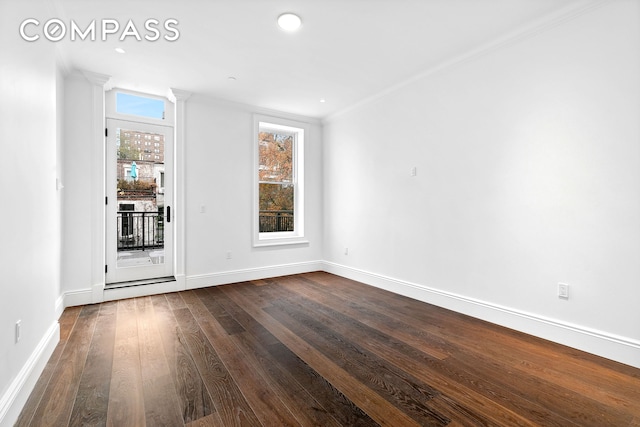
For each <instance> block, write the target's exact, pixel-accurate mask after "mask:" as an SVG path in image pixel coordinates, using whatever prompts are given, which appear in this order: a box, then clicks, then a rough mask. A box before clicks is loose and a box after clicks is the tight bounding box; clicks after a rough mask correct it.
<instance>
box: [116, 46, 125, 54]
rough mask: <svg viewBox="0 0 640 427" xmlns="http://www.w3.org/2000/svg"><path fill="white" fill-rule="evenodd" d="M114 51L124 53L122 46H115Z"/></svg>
mask: <svg viewBox="0 0 640 427" xmlns="http://www.w3.org/2000/svg"><path fill="white" fill-rule="evenodd" d="M116 52H118V53H124V49H123V48H121V47H117V48H116Z"/></svg>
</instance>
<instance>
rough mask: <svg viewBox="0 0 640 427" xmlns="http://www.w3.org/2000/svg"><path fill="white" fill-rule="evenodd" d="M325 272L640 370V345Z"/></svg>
mask: <svg viewBox="0 0 640 427" xmlns="http://www.w3.org/2000/svg"><path fill="white" fill-rule="evenodd" d="M323 264H324V268H323V270H324V271H326V272H328V273H332V274H336V275H338V276H342V277H346V278H348V279H352V280H357V281H359V282H362V283H365V284H367V285H371V286H375V287H377V288H381V289H385V290H388V291H391V292H394V293H397V294H400V295H404V296H407V297H410V298H413V299H416V300H419V301H423V302H426V303H429V304H433V305H437V306H439V307H443V308H446V309H449V310H452V311H456V312H458V313H462V314H466V315H469V316H472V317H475V318H478V319H482V320H486V321H488V322H491V323H495V324H498V325H501V326H505V327H507V328H510V329H515V330H517V331H520V332H524V333H527V334H530V335H534V336H537V337H540V338H543V339H547V340H549V341H553V342H556V343H559V344H563V345H566V346H569V347H573V348H576V349H579V350H582V351H586V352H588V353H592V354H595V355H598V356H602V357H605V358H607V359H611V360H615V361H617V362H621V363H624V364H627V365H630V366H633V367H636V368H640V342H639V341H637V340H634V339H632V338H627V337H621V336H616V335H613V334H610V333H607V332H603V331H598V330H594V329H591V328H587V327H584V326H580V325H574V324H570V323H566V322H563V321H560V320H556V319H550V318H547V317H545V316H540V315H537V314H535V313H527V312H524V311H521V310H517V309H513V308H509V307H503V306H500V305H497V304H492V303H489V302H486V301H481V300H477V299H474V298H469V297H465V296H462V295H457V294H453V293H449V292H445V291H441V290H438V289H434V288H429V287H427V286H423V285H419V284H416V283H411V282H406V281H402V280H397V279H394V278H391V277H387V276H383V275H380V274H375V273H371V272H368V271H364V270H360V269H356V268H352V267H347V266H345V265H341V264H336V263H333V262H328V261H325V262H324V263H323Z"/></svg>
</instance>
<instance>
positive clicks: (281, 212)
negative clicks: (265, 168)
mask: <svg viewBox="0 0 640 427" xmlns="http://www.w3.org/2000/svg"><path fill="white" fill-rule="evenodd" d="M293 190H294V187H293V185H292V184H268V183H261V184H260V188H259V191H260V212H259V214H260V215H259V221H260V232H261V233H269V232H278V231H294V226H293V218H294V216H293V214H294V212H293V206H294V197H293V194H294V191H293Z"/></svg>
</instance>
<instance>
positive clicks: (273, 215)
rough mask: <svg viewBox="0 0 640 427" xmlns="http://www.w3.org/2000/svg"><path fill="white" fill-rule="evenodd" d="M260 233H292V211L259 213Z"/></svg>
mask: <svg viewBox="0 0 640 427" xmlns="http://www.w3.org/2000/svg"><path fill="white" fill-rule="evenodd" d="M259 224H260V232H261V233H268V232H275V231H294V229H293V211H260V219H259Z"/></svg>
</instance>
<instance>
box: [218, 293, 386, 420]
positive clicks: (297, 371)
mask: <svg viewBox="0 0 640 427" xmlns="http://www.w3.org/2000/svg"><path fill="white" fill-rule="evenodd" d="M209 294H210V295H211V296H212V297H213V298H214V300H215V302H216V303H217V304H218V305H219V307H220V310H216V311H217V312H218V313H220V315H224V314H226V313H228V314H229V315H231V316H232V317H233V318H234V320H236V321H237V322H238V323H239V324H241V325H242V326H243V328H244V330H246V331H247V333H246V334H242V336H241V337H240V338H242V339H243V341H244V342H243V344H244V346H245V349H246V351H247V352H248V351H250V350H253V351H255V352H257V353H258V356H259V359H260V360H261V361H264V363H265V364H266V365H267V366H268V367H269V368H270V367H271V366H277V367H278V369H277V370H275V371H274V372H272V375H273V376H274V377H275V378H276V380H282V379H284V378H287V381H288V382H286V383H284V382H283V387H286V388H287V389H289V393H290V394H294V395H296V396H297V395H298V394H301V395H305V394H307V395H308V397H309V398H311V399H312V400H311V401H308V402H305V403H304V405H312V408H311V411H314V408H315V406H316V405H319V407H321V408H323V409H324V411H326V412H328V413H330V414H331V415H332V417H333V418H335V420H336V421H337V422H338V423H340V424H341V425H350V426H372V425H378V424H377V423H376V422H375V421H373V420H372V419H371V418H370V417H369V416H368V415H367V414H365V413H364V412H363V411H362V410H361V409H360V408H358V407H357V406H356V405H355V404H354V403H353V402H351V401H350V400H349V399H347V398H346V396H344V395H343V394H342V393H340V392H339V391H338V390H337V389H335V387H333V386H332V385H331V384H330V383H328V382H327V381H326V380H325V379H324V378H322V376H320V375H319V374H318V373H317V372H315V371H314V370H313V369H311V367H310V366H309V365H307V364H306V363H304V361H302V360H301V359H300V358H299V357H297V356H296V355H295V354H294V353H293V352H291V351H290V350H289V349H288V348H287V347H286V346H285V345H284V344H282V343H281V342H280V341H279V340H278V339H277V338H276V337H275V336H273V334H271V333H270V332H269V331H268V330H267V329H266V328H265V327H264V326H263V325H261V324H260V322H258V321H257V320H256V319H254V318H253V317H252V316H251V315H250V314H249V313H247V311H245V310H244V309H243V308H242V307H240V306H239V305H237V304H236V303H235V302H234V301H233V300H231V299H230V298H229V297H228V296H227V295H226V294H225V293H224V291H223V287H217V288H210V289H209ZM217 316H218V314H216V317H217ZM246 335H248V336H249V337H245V336H246ZM296 383H297V385H296ZM298 385H299V386H300V387H301V390H299V389H298ZM304 405H303V406H304ZM316 423H321V424H322V425H327V424H328V421H326V420H317V421H316Z"/></svg>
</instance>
